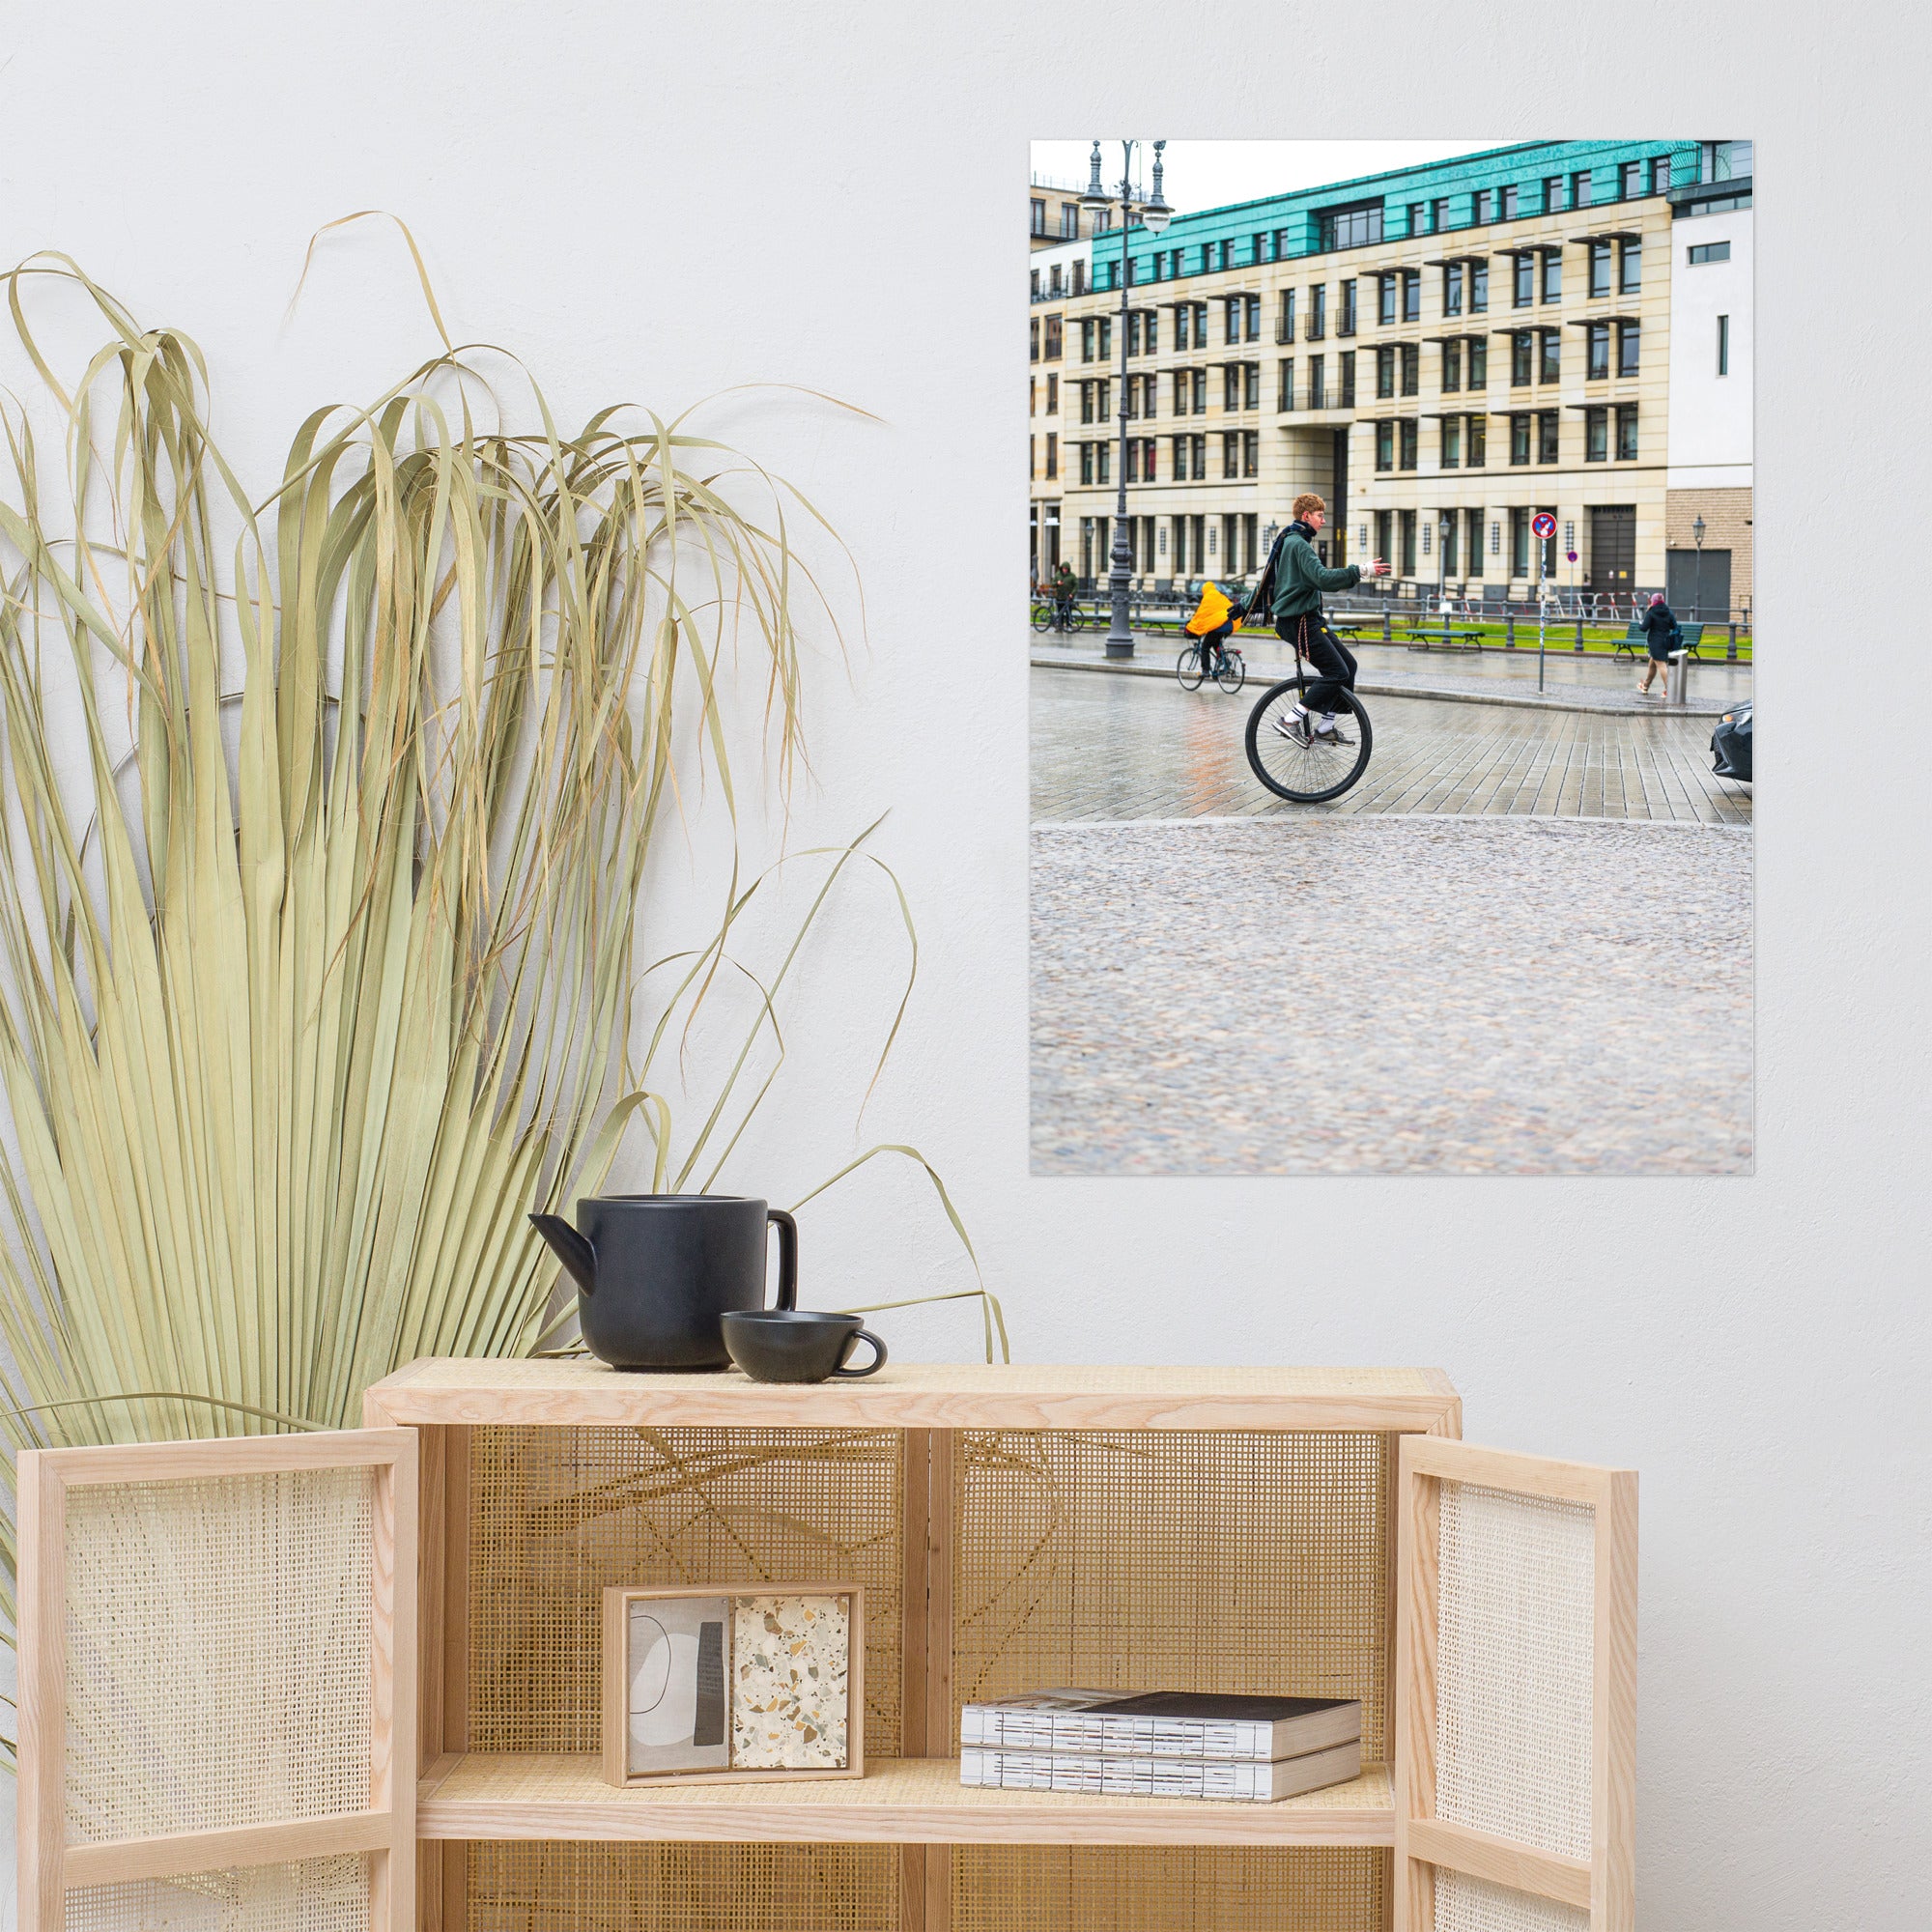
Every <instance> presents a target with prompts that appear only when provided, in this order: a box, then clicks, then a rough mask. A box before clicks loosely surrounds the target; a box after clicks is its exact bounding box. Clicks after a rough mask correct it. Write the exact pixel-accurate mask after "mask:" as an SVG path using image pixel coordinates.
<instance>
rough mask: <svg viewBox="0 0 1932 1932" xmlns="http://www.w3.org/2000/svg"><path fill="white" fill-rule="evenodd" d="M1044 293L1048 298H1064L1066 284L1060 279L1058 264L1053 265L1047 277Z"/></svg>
mask: <svg viewBox="0 0 1932 1932" xmlns="http://www.w3.org/2000/svg"><path fill="white" fill-rule="evenodd" d="M1046 292H1047V294H1048V295H1049V296H1053V297H1056V298H1057V297H1060V296H1064V295H1065V293H1066V284H1065V281H1064V280H1063V278H1062V275H1061V269H1060V264H1059V263H1058V262H1056V263H1054V265H1053V268H1052V270H1051V271H1050V272H1049V274H1048V276H1047V287H1046Z"/></svg>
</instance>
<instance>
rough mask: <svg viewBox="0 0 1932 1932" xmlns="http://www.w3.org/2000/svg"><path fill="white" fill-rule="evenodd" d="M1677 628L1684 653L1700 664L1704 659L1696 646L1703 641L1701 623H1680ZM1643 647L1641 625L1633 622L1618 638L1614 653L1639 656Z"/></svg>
mask: <svg viewBox="0 0 1932 1932" xmlns="http://www.w3.org/2000/svg"><path fill="white" fill-rule="evenodd" d="M1677 628H1678V629H1679V630H1680V631H1682V632H1683V633H1684V646H1683V651H1684V655H1685V656H1686V657H1688V658H1696V659H1697V662H1698V663H1699V664H1702V663H1703V661H1704V660H1703V659H1702V657H1701V656H1699V655H1698V651H1697V646H1698V645H1699V644H1700V643H1702V642H1703V641H1704V627H1703V625H1702V624H1680V625H1679V626H1678V627H1677ZM1645 649H1646V645H1645V642H1644V629H1643V626H1642V625H1641V624H1633V625H1631V626H1630V628H1629V629H1628V630H1627V631H1625V633H1624V634H1623V636H1622V638H1620V639H1618V641H1617V648H1616V653H1615V655H1616V656H1618V657H1620V658H1621V657H1633V658H1634V657H1641V656H1642V655H1643V653H1644V651H1645Z"/></svg>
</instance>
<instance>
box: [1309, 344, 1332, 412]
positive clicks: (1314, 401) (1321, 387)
mask: <svg viewBox="0 0 1932 1932" xmlns="http://www.w3.org/2000/svg"><path fill="white" fill-rule="evenodd" d="M1326 360H1327V358H1326V357H1325V356H1322V355H1311V356H1310V357H1309V358H1308V407H1309V408H1310V409H1311V410H1325V409H1326V408H1327V407H1328V396H1327V377H1326V374H1325V372H1324V369H1323V364H1324V363H1325V362H1326Z"/></svg>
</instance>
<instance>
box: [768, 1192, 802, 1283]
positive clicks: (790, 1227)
mask: <svg viewBox="0 0 1932 1932" xmlns="http://www.w3.org/2000/svg"><path fill="white" fill-rule="evenodd" d="M766 1218H767V1219H768V1220H769V1221H770V1222H771V1224H772V1226H774V1227H775V1228H777V1229H778V1231H779V1298H778V1299H777V1300H776V1301H775V1302H773V1304H772V1306H773V1307H774V1308H796V1307H797V1306H798V1223H797V1222H796V1221H794V1220H793V1219H792V1218H791V1216H790V1215H789V1214H787V1213H786V1212H785V1210H784V1209H783V1208H767V1209H766Z"/></svg>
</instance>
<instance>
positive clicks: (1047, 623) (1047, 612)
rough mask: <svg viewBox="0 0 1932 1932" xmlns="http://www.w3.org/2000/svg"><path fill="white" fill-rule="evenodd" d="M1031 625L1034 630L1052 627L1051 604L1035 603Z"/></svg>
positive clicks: (1044, 629)
mask: <svg viewBox="0 0 1932 1932" xmlns="http://www.w3.org/2000/svg"><path fill="white" fill-rule="evenodd" d="M1033 627H1034V629H1035V630H1036V631H1050V630H1052V628H1053V606H1052V605H1051V604H1036V605H1035V606H1034V607H1033Z"/></svg>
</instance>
